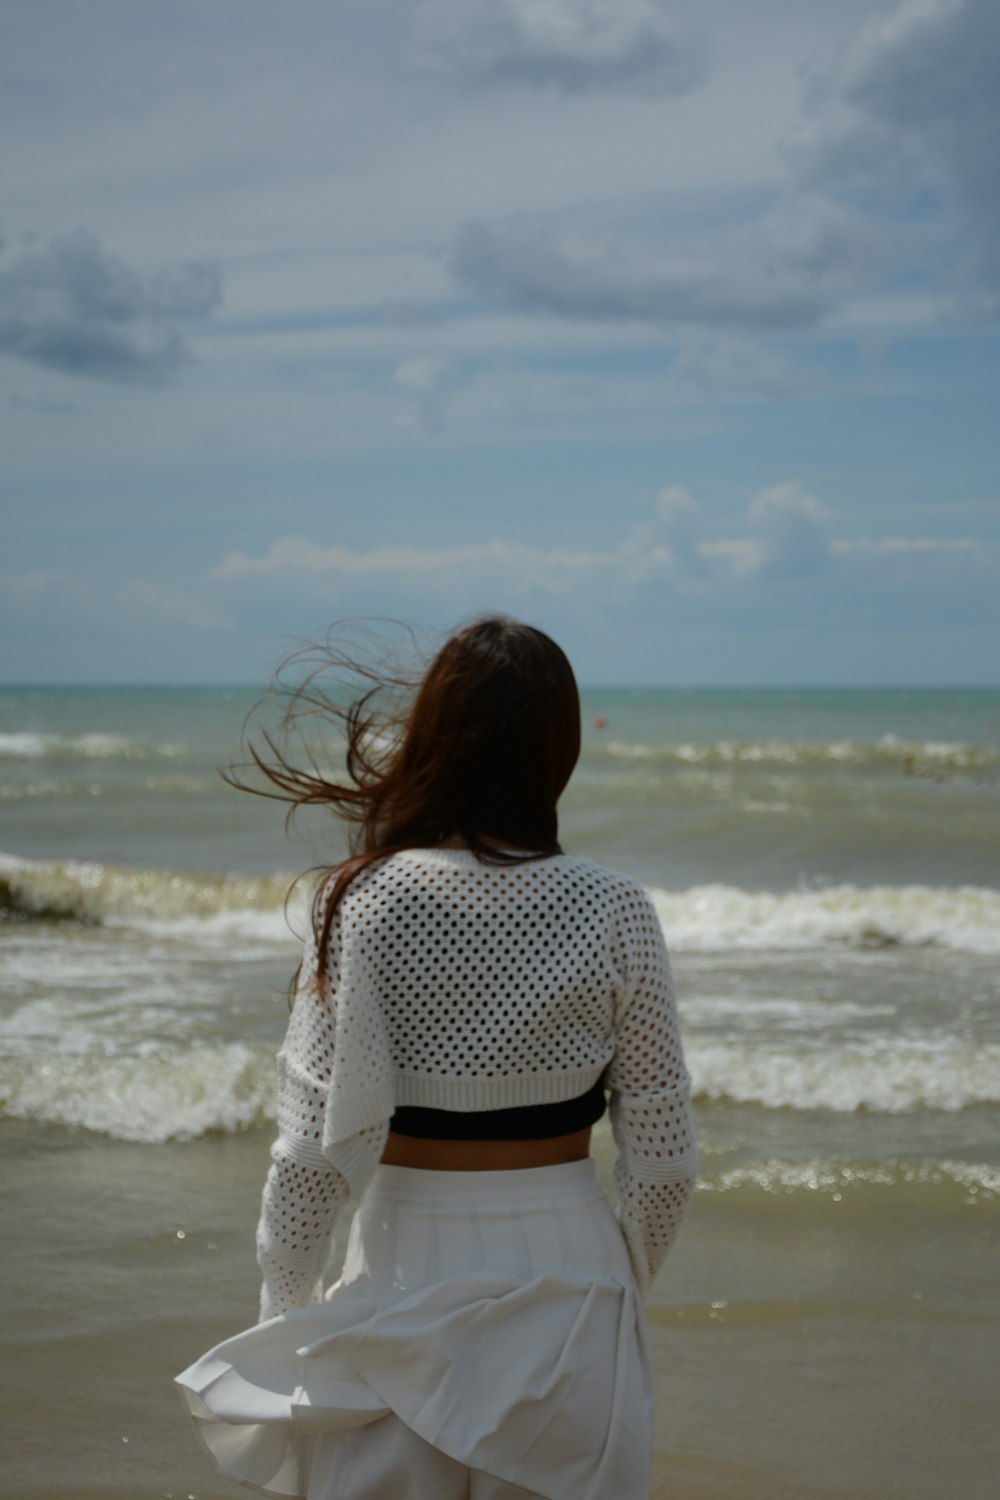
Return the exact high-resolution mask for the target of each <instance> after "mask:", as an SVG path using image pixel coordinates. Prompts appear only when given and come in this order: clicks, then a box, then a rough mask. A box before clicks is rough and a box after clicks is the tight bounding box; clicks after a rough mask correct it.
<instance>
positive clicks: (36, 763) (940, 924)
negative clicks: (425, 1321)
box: [0, 689, 1000, 1500]
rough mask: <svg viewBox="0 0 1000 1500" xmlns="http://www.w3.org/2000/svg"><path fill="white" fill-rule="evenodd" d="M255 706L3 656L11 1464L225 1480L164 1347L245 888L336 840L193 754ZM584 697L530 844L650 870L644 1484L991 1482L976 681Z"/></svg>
mask: <svg viewBox="0 0 1000 1500" xmlns="http://www.w3.org/2000/svg"><path fill="white" fill-rule="evenodd" d="M251 701H252V695H247V694H246V693H245V692H242V691H238V690H231V689H227V690H221V689H220V690H213V689H199V690H194V691H189V690H183V689H172V690H162V689H157V690H152V689H149V690H89V691H88V690H73V691H67V692H64V693H60V692H57V691H54V690H50V689H46V690H44V691H41V690H39V691H37V692H35V691H32V690H26V689H19V690H17V691H16V692H11V691H3V692H0V819H2V828H3V832H2V836H0V849H2V850H3V855H2V857H0V980H2V983H0V1101H2V1106H0V1107H2V1114H0V1156H2V1158H3V1168H2V1171H3V1176H2V1182H3V1212H2V1214H0V1253H2V1255H3V1264H4V1285H5V1292H6V1303H7V1306H6V1310H5V1315H4V1319H3V1320H2V1323H0V1339H2V1341H3V1343H4V1346H5V1348H4V1360H3V1372H4V1373H3V1376H2V1379H3V1382H4V1401H5V1409H6V1410H8V1412H9V1413H10V1414H11V1420H10V1421H9V1423H8V1428H7V1433H6V1434H5V1442H4V1461H5V1463H4V1468H5V1472H4V1478H3V1481H2V1485H3V1493H6V1494H10V1495H12V1496H18V1497H37V1500H41V1497H43V1496H44V1497H56V1496H59V1497H73V1500H84V1497H95V1500H96V1497H97V1496H110V1495H125V1496H134V1497H137V1500H138V1497H147V1496H160V1495H173V1496H181V1497H183V1496H185V1495H197V1496H200V1497H206V1496H211V1495H223V1494H236V1493H240V1492H239V1491H237V1490H235V1489H234V1488H232V1487H229V1486H224V1485H222V1484H221V1483H219V1482H216V1481H215V1480H214V1478H213V1477H212V1475H211V1474H210V1472H208V1470H207V1468H206V1465H205V1462H204V1460H203V1458H202V1455H201V1452H200V1450H199V1448H198V1447H197V1445H196V1444H195V1442H194V1440H193V1439H192V1436H191V1434H190V1432H189V1430H188V1425H187V1421H186V1418H184V1417H183V1415H182V1413H181V1411H180V1407H179V1405H178V1404H177V1403H176V1398H175V1396H174V1394H173V1392H172V1389H171V1385H170V1382H171V1377H172V1375H173V1374H174V1373H175V1371H176V1370H178V1369H180V1368H181V1367H182V1366H184V1365H185V1364H187V1363H188V1362H189V1361H190V1359H191V1358H192V1357H193V1356H194V1355H196V1354H197V1353H199V1352H200V1351H201V1350H202V1349H203V1348H205V1347H206V1346H207V1345H208V1344H209V1343H211V1342H213V1341H214V1340H215V1339H216V1338H217V1337H221V1336H223V1335H225V1334H227V1333H231V1332H233V1331H234V1330H235V1329H237V1328H239V1327H240V1326H242V1325H243V1324H245V1323H247V1322H250V1321H252V1320H253V1318H254V1316H255V1311H256V1296H257V1279H256V1271H255V1267H254V1264H253V1248H252V1231H253V1225H254V1221H255V1218H256V1212H257V1202H258V1196H259V1191H260V1183H261V1180H262V1177H263V1172H264V1169H265V1166H266V1161H267V1149H268V1145H269V1141H270V1130H271V1124H270V1120H271V1112H272V1101H273V1094H272V1090H273V1055H274V1050H275V1048H276V1046H277V1044H278V1042H279V1040H280V1036H281V1032H282V1029H283V1025H284V1021H285V1018H286V1014H287V1011H286V1005H285V999H284V995H283V991H284V987H285V984H286V982H287V978H288V974H289V972H290V970H291V968H292V967H293V965H294V963H295V955H296V948H295V940H294V938H293V936H292V935H291V934H290V932H289V929H288V925H287V923H286V920H285V917H284V914H283V898H284V893H285V889H286V885H287V881H288V878H289V875H290V873H291V872H293V871H295V870H296V869H300V868H302V867H304V866H305V865H307V864H309V863H311V862H312V861H313V860H314V859H316V858H318V857H319V855H320V854H321V853H322V852H324V851H326V852H327V857H331V855H330V853H329V851H330V850H332V849H334V848H335V846H334V845H332V844H330V843H328V842H325V840H326V839H328V837H329V830H328V829H327V828H326V827H325V825H323V824H322V823H316V824H314V825H312V826H311V827H309V828H307V829H306V830H305V831H304V833H303V834H302V835H300V836H299V837H298V838H297V839H293V840H289V839H287V838H286V837H285V835H284V834H283V832H282V831H281V827H280V812H279V810H276V809H275V808H274V807H273V806H272V805H269V804H266V803H261V802H257V801H255V800H253V799H250V798H241V797H239V796H237V795H236V794H235V793H232V792H230V791H228V790H227V789H226V788H225V787H224V786H223V785H222V783H221V782H220V780H219V779H218V777H217V775H216V773H215V769H214V768H215V766H216V765H217V764H218V763H219V762H221V761H223V760H225V759H227V758H231V757H232V755H233V754H234V752H235V748H236V743H237V739H238V730H239V724H240V721H241V719H242V716H243V714H244V712H245V711H246V708H247V707H248V706H249V703H250V702H251ZM586 711H587V720H588V730H587V734H586V744H585V752H584V756H583V760H582V762H581V767H580V771H579V773H578V775H577V777H576V778H575V779H574V782H573V784H572V786H571V788H570V790H569V792H568V793H567V797H566V800H565V805H564V817H563V837H564V842H565V844H566V846H567V847H568V848H570V849H571V850H573V851H574V852H580V853H585V854H588V855H590V856H591V857H594V858H597V859H599V860H602V861H603V862H605V863H609V864H613V865H617V866H618V867H620V868H624V869H626V870H629V871H630V872H631V873H633V874H635V875H637V876H638V877H639V878H641V879H643V880H644V881H645V883H646V884H647V885H648V886H649V887H650V889H651V890H652V892H653V897H654V900H655V902H656V904H657V908H658V910H659V913H660V916H661V919H662V921H663V924H664V929H665V931H666V934H667V937H668V941H669V943H670V946H671V951H672V953H673V956H674V963H675V970H676V976H677V982H678V990H679V994H680V996H681V1007H682V1016H683V1022H684V1029H685V1039H686V1043H687V1050H688V1056H689V1063H690V1066H691V1071H692V1073H693V1075H694V1078H695V1085H696V1092H697V1102H696V1109H697V1114H698V1129H699V1136H700V1143H701V1148H702V1169H703V1176H702V1181H701V1185H700V1189H699V1192H698V1194H697V1198H696V1204H695V1208H694V1210H693V1212H692V1214H691V1217H690V1220H689V1223H688V1224H687V1225H686V1226H685V1230H684V1232H683V1235H682V1238H681V1241H680V1243H679V1244H678V1246H677V1247H676V1250H675V1252H674V1254H673V1256H672V1257H671V1260H670V1262H669V1264H668V1267H667V1268H666V1270H665V1272H664V1274H663V1276H662V1277H661V1279H660V1281H659V1282H658V1284H657V1287H656V1289H655V1293H654V1301H653V1305H652V1309H651V1320H652V1333H653V1349H654V1357H655V1361H656V1365H657V1370H658V1421H659V1426H658V1438H657V1444H658V1446H657V1464H656V1470H655V1474H656V1479H655V1484H654V1489H653V1494H654V1495H655V1496H657V1497H658V1500H659V1497H662V1500H667V1497H668V1496H669V1497H670V1500H702V1497H708V1496H713V1497H718V1496H734V1497H739V1500H759V1497H764V1496H767V1497H784V1496H788V1497H793V1496H794V1497H801V1500H806V1497H809V1496H812V1497H817V1500H819V1497H823V1500H826V1497H833V1496H837V1497H848V1496H849V1497H852V1500H874V1497H880V1500H895V1497H899V1500H925V1497H926V1500H931V1497H940V1500H978V1497H980V1496H982V1497H985V1496H986V1495H987V1494H989V1495H991V1496H992V1494H993V1493H994V1492H995V1475H996V1473H997V1472H998V1470H997V1460H998V1458H1000V1453H998V1452H997V1451H996V1440H995V1438H994V1436H993V1433H994V1427H995V1423H994V1420H993V1416H994V1414H993V1412H992V1410H991V1409H990V1408H989V1407H988V1404H987V1403H988V1402H989V1401H990V1400H991V1395H990V1392H991V1382H992V1383H993V1389H994V1390H995V1382H996V1379H997V1375H998V1373H1000V1372H998V1368H997V1366H998V1357H997V1352H996V1351H997V1349H998V1347H1000V1341H998V1338H997V1332H998V1330H997V1327H996V1321H997V1316H998V1314H997V1305H996V1298H995V1266H996V1263H997V1251H998V1248H1000V1246H998V1239H1000V1132H998V1128H997V1127H998V1125H1000V1003H998V1002H1000V990H998V983H997V977H996V974H997V971H996V965H997V953H998V951H1000V819H998V818H997V815H996V814H997V800H998V791H997V783H998V778H1000V694H997V693H987V692H983V693H973V692H963V693H938V694H933V693H909V692H908V693H895V694H893V693H888V694H876V693H854V694H851V693H843V692H841V693H825V694H824V693H799V694H796V693H788V692H785V693H774V692H767V693H760V694H756V695H754V694H752V693H731V694H725V693H721V692H712V693H700V694H699V693H693V692H689V693H676V692H672V693H655V692H642V693H629V692H623V691H620V690H619V691H618V692H611V691H608V692H602V693H591V694H590V695H589V696H588V698H587V700H586ZM598 712H600V713H602V714H605V715H606V716H607V718H608V720H609V724H608V727H607V728H606V729H604V730H600V731H599V730H596V729H594V728H593V727H590V721H591V719H592V717H593V715H594V714H596V713H598ZM290 920H291V923H292V926H293V927H295V926H299V928H300V926H301V921H302V908H301V898H300V901H299V904H298V905H296V903H295V902H293V904H292V906H291V908H290ZM597 1149H598V1154H599V1157H600V1159H601V1161H602V1169H603V1170H604V1171H605V1173H606V1174H607V1172H608V1170H609V1164H610V1154H609V1153H610V1147H609V1142H608V1140H607V1136H606V1133H605V1132H604V1131H603V1130H601V1131H599V1132H598V1148H597ZM345 1228H346V1226H345ZM342 1232H343V1230H342Z"/></svg>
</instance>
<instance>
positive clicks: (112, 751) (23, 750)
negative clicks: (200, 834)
mask: <svg viewBox="0 0 1000 1500" xmlns="http://www.w3.org/2000/svg"><path fill="white" fill-rule="evenodd" d="M183 754H184V748H183V746H181V745H177V744H173V743H169V742H166V743H162V744H148V743H146V742H144V741H142V740H134V739H130V738H129V737H128V736H127V735H122V734H99V733H89V734H40V733H32V732H31V731H21V732H19V733H13V734H0V757H7V758H9V759H17V760H36V759H39V758H41V757H43V756H53V757H57V756H62V757H65V758H71V759H82V760H113V759H116V758H117V759H122V760H148V759H150V758H151V757H155V758H160V757H162V758H165V759H173V758H174V757H175V756H178V755H183Z"/></svg>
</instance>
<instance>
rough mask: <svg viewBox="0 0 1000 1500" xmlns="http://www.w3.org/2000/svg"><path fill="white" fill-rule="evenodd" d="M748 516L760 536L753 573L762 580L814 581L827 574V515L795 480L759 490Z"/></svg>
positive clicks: (828, 560)
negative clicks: (760, 576)
mask: <svg viewBox="0 0 1000 1500" xmlns="http://www.w3.org/2000/svg"><path fill="white" fill-rule="evenodd" d="M749 517H750V522H751V525H752V526H753V527H754V528H755V529H756V531H757V532H758V533H759V534H760V544H759V547H758V550H757V554H756V557H755V559H754V571H755V572H756V573H758V574H760V575H762V576H763V577H765V578H817V577H819V576H821V575H822V574H824V573H826V572H827V571H828V568H829V564H830V543H829V540H828V537H827V530H826V527H827V522H828V520H829V513H828V511H827V510H826V509H825V507H824V506H822V505H821V504H820V503H819V501H818V500H817V499H815V497H814V496H812V495H810V494H809V493H808V492H807V491H806V489H805V488H804V487H803V486H802V485H801V484H799V483H798V481H795V480H793V481H791V482H786V483H784V484H775V485H772V486H771V487H770V488H769V489H766V490H761V492H760V494H759V495H758V496H757V498H756V499H755V500H754V502H753V504H752V505H751V506H750V511H749Z"/></svg>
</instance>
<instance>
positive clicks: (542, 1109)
mask: <svg viewBox="0 0 1000 1500" xmlns="http://www.w3.org/2000/svg"><path fill="white" fill-rule="evenodd" d="M606 1108H607V1101H606V1100H605V1097H604V1081H603V1079H601V1078H599V1079H598V1080H597V1082H596V1083H595V1084H594V1086H593V1088H591V1089H588V1090H587V1092H586V1093H585V1094H578V1095H577V1096H576V1098H575V1099H564V1100H561V1101H560V1102H559V1103H557V1104H522V1105H519V1106H517V1108H515V1109H476V1110H470V1111H465V1110H461V1111H459V1110H454V1109H421V1108H417V1107H416V1106H404V1107H403V1108H402V1109H397V1110H396V1112H395V1114H394V1115H393V1116H392V1119H391V1120H390V1121H389V1128H390V1130H394V1131H395V1132H396V1134H397V1135H413V1136H420V1137H422V1138H423V1139H424V1140H439V1141H534V1140H539V1141H540V1140H546V1139H548V1138H549V1137H551V1136H556V1135H572V1134H573V1132H574V1131H576V1130H585V1129H586V1128H587V1126H588V1125H593V1124H594V1123H595V1121H597V1120H599V1119H600V1118H601V1116H602V1115H603V1113H604V1111H605V1109H606Z"/></svg>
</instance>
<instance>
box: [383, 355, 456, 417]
mask: <svg viewBox="0 0 1000 1500" xmlns="http://www.w3.org/2000/svg"><path fill="white" fill-rule="evenodd" d="M448 369H449V363H448V361H447V360H446V359H441V358H437V359H434V358H429V357H428V356H427V355H417V356H416V357H415V358H412V359H404V360H400V362H399V364H398V365H397V366H396V368H395V369H394V370H393V372H392V380H393V384H394V385H395V386H396V388H397V390H399V391H401V392H402V393H403V395H404V396H405V397H406V399H407V412H406V418H407V420H406V425H408V426H415V427H417V428H419V429H420V430H421V431H423V432H425V433H435V432H440V431H441V428H442V427H443V425H444V394H443V392H442V388H441V387H442V381H443V380H444V379H445V377H446V375H447V373H448Z"/></svg>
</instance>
